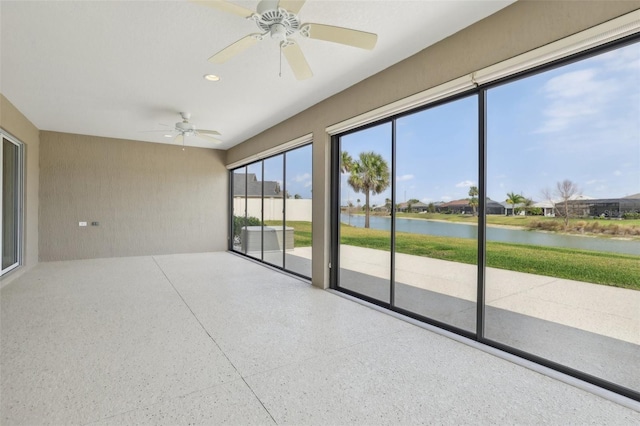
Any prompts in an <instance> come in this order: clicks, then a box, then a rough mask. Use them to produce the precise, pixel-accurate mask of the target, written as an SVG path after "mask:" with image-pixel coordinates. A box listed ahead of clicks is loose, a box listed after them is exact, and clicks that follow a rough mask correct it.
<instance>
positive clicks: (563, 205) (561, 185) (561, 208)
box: [544, 179, 580, 232]
mask: <svg viewBox="0 0 640 426" xmlns="http://www.w3.org/2000/svg"><path fill="white" fill-rule="evenodd" d="M579 193H580V189H579V188H578V185H577V184H575V183H574V182H572V181H570V180H569V179H565V180H563V181H562V182H556V188H555V190H554V191H553V192H550V191H549V190H545V191H544V194H545V196H546V197H547V199H548V200H549V201H551V202H552V203H553V204H554V207H555V210H556V215H557V216H560V217H561V218H562V219H563V221H564V230H565V232H566V231H567V229H568V228H569V218H570V217H571V211H570V209H569V200H571V199H572V198H573V197H574V196H576V195H578V194H579ZM554 197H555V199H556V200H557V202H556V201H554V200H553V198H554Z"/></svg>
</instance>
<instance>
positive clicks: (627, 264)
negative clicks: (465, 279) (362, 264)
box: [341, 225, 640, 290]
mask: <svg viewBox="0 0 640 426" xmlns="http://www.w3.org/2000/svg"><path fill="white" fill-rule="evenodd" d="M341 243H342V244H349V245H354V246H359V247H368V248H373V249H378V250H385V251H388V250H389V232H387V231H379V230H375V229H363V228H354V227H350V226H347V225H343V226H342V228H341ZM396 249H397V251H398V253H405V254H411V255H415V256H426V257H430V258H433V259H442V260H450V261H454V262H461V263H469V264H476V262H477V242H476V241H475V240H470V239H465V238H451V237H438V236H431V235H420V234H410V233H404V232H398V233H397V236H396ZM487 266H489V267H493V268H500V269H507V270H510V271H518V272H528V273H532V274H537V275H546V276H551V277H558V278H566V279H571V280H577V281H584V282H590V283H597V284H605V285H611V286H615V287H623V288H630V289H635V290H640V258H639V257H638V256H633V255H625V254H616V253H603V252H594V251H588V250H577V249H569V248H559V247H541V246H532V245H523V244H507V243H497V242H487Z"/></svg>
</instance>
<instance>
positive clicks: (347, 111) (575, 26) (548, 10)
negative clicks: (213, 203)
mask: <svg viewBox="0 0 640 426" xmlns="http://www.w3.org/2000/svg"><path fill="white" fill-rule="evenodd" d="M639 7H640V4H639V3H638V1H528V0H520V1H518V2H516V3H514V4H512V5H510V6H508V7H506V8H504V9H502V10H500V11H499V12H497V13H495V14H493V15H491V16H489V17H487V18H486V19H484V20H482V21H480V22H478V23H476V24H474V25H471V26H470V27H468V28H465V29H464V30H462V31H460V32H458V33H456V34H454V35H452V36H450V37H448V38H446V39H444V40H442V41H440V42H438V43H436V44H434V45H433V46H430V47H428V48H426V49H424V50H423V51H421V52H419V53H417V54H416V55H414V56H411V57H410V58H407V59H406V60H404V61H402V62H399V63H397V64H396V65H393V66H391V67H389V68H387V69H386V70H384V71H382V72H380V73H378V74H376V75H374V76H372V77H370V78H368V79H366V80H363V81H362V82H360V83H358V84H356V85H354V86H352V87H350V88H348V89H346V90H344V91H342V92H340V93H338V94H336V95H334V96H332V97H330V98H328V99H326V100H324V101H322V102H320V103H318V104H316V105H314V106H312V107H311V108H309V109H307V110H305V111H302V112H301V113H299V114H297V115H295V116H293V117H292V118H290V119H288V120H286V121H283V122H282V123H280V124H278V125H276V126H274V127H272V128H270V129H268V130H266V131H264V132H262V133H261V134H259V135H257V136H255V137H253V138H251V139H249V140H247V141H245V142H244V143H242V144H240V145H238V146H236V147H234V148H231V149H230V150H229V151H228V153H227V164H231V163H235V162H238V161H241V160H242V159H245V158H249V157H250V156H253V155H256V154H259V153H260V152H262V151H264V150H268V149H272V148H274V147H276V146H277V145H279V144H282V143H285V142H288V141H290V140H293V139H296V138H298V137H300V136H302V135H306V134H309V133H313V273H312V275H313V284H314V285H316V286H318V287H327V286H328V284H329V274H328V272H329V270H328V264H329V237H330V235H329V217H330V215H329V183H330V181H329V164H330V161H329V160H330V158H329V152H330V140H329V137H328V135H327V132H326V130H325V129H326V128H327V127H329V126H331V125H333V124H336V123H340V122H342V121H345V120H347V119H349V118H352V117H355V116H358V115H360V114H363V113H365V112H368V111H371V110H373V109H376V108H379V107H382V106H384V105H388V104H390V103H392V102H395V101H398V100H400V99H403V98H405V97H408V96H411V95H414V94H416V93H419V92H422V91H424V90H427V89H430V88H432V87H436V86H438V85H440V84H443V83H446V82H448V81H451V80H454V79H456V78H458V77H461V76H464V75H467V74H470V73H472V72H474V71H477V70H479V69H482V68H485V67H488V66H490V65H494V64H496V63H499V62H501V61H504V60H507V59H509V58H512V57H514V56H517V55H520V54H522V53H525V52H528V51H530V50H533V49H535V48H538V47H541V46H544V45H545V44H548V43H551V42H553V41H556V40H559V39H561V38H564V37H567V36H569V35H572V34H575V33H577V32H580V31H583V30H585V29H587V28H590V27H593V26H595V25H598V24H600V23H603V22H606V21H608V20H610V19H613V18H616V17H618V16H621V15H624V14H625V13H628V12H631V11H633V10H636V9H638V8H639Z"/></svg>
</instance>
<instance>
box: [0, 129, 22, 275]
mask: <svg viewBox="0 0 640 426" xmlns="http://www.w3.org/2000/svg"><path fill="white" fill-rule="evenodd" d="M0 139H2V154H0V155H1V159H2V238H1V239H2V249H1V251H0V253H1V257H2V274H5V273H6V272H9V271H10V270H12V269H15V268H16V267H18V266H19V265H20V262H21V257H22V256H21V254H22V253H21V250H22V241H21V235H22V144H21V143H20V142H18V141H17V140H15V139H13V138H11V137H9V136H8V135H5V134H4V133H0Z"/></svg>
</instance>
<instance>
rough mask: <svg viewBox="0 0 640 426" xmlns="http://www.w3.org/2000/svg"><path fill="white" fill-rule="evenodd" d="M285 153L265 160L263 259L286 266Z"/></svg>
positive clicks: (276, 264)
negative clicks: (283, 187) (284, 216)
mask: <svg viewBox="0 0 640 426" xmlns="http://www.w3.org/2000/svg"><path fill="white" fill-rule="evenodd" d="M283 173H284V155H282V154H280V155H276V156H275V157H271V158H267V159H266V160H264V179H263V199H262V201H263V215H264V217H263V220H264V227H263V229H262V231H263V232H262V238H263V249H264V253H263V260H264V261H265V262H267V263H270V264H272V265H275V266H279V267H281V268H282V267H284V258H283V256H284V248H285V247H284V245H285V238H286V235H285V233H284V218H283V214H284V195H285V194H284V191H283V189H282V186H283V182H284V178H283Z"/></svg>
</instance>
